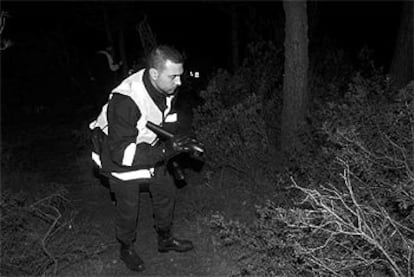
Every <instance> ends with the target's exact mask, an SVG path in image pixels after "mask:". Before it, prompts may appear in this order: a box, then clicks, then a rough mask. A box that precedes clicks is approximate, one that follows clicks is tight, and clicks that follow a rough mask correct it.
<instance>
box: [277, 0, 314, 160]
mask: <svg viewBox="0 0 414 277" xmlns="http://www.w3.org/2000/svg"><path fill="white" fill-rule="evenodd" d="M283 8H284V11H285V43H284V46H285V64H284V77H283V109H282V126H281V147H282V150H283V151H285V152H287V153H291V152H292V151H294V150H298V149H299V148H300V146H301V145H300V140H299V134H300V132H301V131H302V130H303V129H304V126H305V114H306V109H307V100H308V99H307V98H308V96H307V95H308V66H309V57H308V22H307V20H308V19H307V12H306V10H307V9H306V0H300V1H289V0H286V1H283Z"/></svg>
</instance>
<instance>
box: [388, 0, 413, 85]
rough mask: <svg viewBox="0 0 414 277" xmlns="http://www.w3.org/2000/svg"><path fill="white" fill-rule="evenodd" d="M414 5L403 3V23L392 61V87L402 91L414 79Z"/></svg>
mask: <svg viewBox="0 0 414 277" xmlns="http://www.w3.org/2000/svg"><path fill="white" fill-rule="evenodd" d="M413 18H414V3H413V2H412V1H405V2H403V3H402V10H401V21H400V27H399V30H398V35H397V40H396V44H395V49H394V56H393V58H392V61H391V66H390V71H389V75H390V77H391V87H392V88H394V89H400V88H402V87H404V86H405V85H406V84H408V82H409V81H411V80H413V79H414V39H413V33H414V27H413V26H414V19H413Z"/></svg>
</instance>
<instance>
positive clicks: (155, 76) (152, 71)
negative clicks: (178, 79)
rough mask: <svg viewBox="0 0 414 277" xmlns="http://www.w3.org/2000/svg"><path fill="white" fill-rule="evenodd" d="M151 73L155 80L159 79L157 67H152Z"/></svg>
mask: <svg viewBox="0 0 414 277" xmlns="http://www.w3.org/2000/svg"><path fill="white" fill-rule="evenodd" d="M149 74H150V77H151V79H153V80H157V79H158V70H156V69H155V68H150V70H149Z"/></svg>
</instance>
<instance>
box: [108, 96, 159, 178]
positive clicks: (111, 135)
mask: <svg viewBox="0 0 414 277" xmlns="http://www.w3.org/2000/svg"><path fill="white" fill-rule="evenodd" d="M107 117H108V147H109V151H110V157H111V160H112V162H114V163H115V164H117V165H118V166H121V167H131V170H132V169H140V168H150V167H154V166H155V164H156V163H158V162H160V161H162V160H163V159H164V154H163V153H164V150H163V145H161V144H157V145H156V146H151V145H149V144H148V143H139V144H136V138H137V136H138V129H137V128H136V125H137V122H138V120H139V119H140V117H141V112H140V111H139V109H138V107H137V106H136V104H135V103H134V102H133V100H132V99H131V98H130V97H128V96H125V95H122V94H118V93H114V94H113V96H112V98H111V100H110V101H109V104H108V112H107Z"/></svg>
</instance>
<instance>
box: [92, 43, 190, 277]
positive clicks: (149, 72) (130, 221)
mask: <svg viewBox="0 0 414 277" xmlns="http://www.w3.org/2000/svg"><path fill="white" fill-rule="evenodd" d="M183 63H184V61H183V56H182V55H181V53H179V52H178V51H177V50H176V49H174V48H172V47H169V46H164V45H161V46H158V47H156V48H155V49H154V50H153V51H152V52H151V53H150V54H149V57H148V59H147V66H146V68H145V69H142V70H140V71H138V72H136V73H134V74H132V75H130V76H129V77H127V78H126V79H125V80H124V81H122V82H121V84H120V85H119V86H117V87H116V88H115V89H113V90H112V92H111V94H110V96H109V101H108V103H107V104H105V105H104V107H103V108H102V112H101V114H100V115H99V116H98V118H97V120H95V121H94V122H92V123H91V124H90V128H91V129H92V130H94V131H98V132H100V134H105V135H103V136H102V138H101V144H100V145H97V146H96V149H95V153H93V154H92V156H93V157H92V158H93V159H94V161H95V162H96V163H97V164H98V165H99V166H100V167H101V172H102V173H103V174H105V175H106V176H108V178H109V184H110V188H111V190H112V191H113V193H114V194H115V197H116V218H115V225H116V228H115V230H116V237H117V240H118V241H119V242H120V243H121V248H120V258H121V260H122V261H124V263H125V264H126V266H127V267H128V268H129V269H131V270H134V271H142V270H144V269H145V267H144V262H143V261H142V260H141V258H140V257H139V256H138V254H137V252H136V251H135V248H134V242H135V240H136V233H137V232H136V228H137V221H138V220H137V219H138V208H139V191H140V185H142V184H145V183H147V184H149V191H150V193H151V195H152V204H153V212H154V221H155V229H156V232H157V234H158V250H159V251H160V252H167V251H170V250H173V251H178V252H185V251H189V250H191V249H193V244H192V242H191V241H189V240H180V239H177V238H175V237H174V236H173V235H172V233H171V227H172V220H173V212H174V204H175V196H176V190H177V188H176V186H175V183H174V179H173V177H172V175H171V174H170V172H169V170H167V164H166V159H168V157H172V156H174V155H177V154H179V153H182V152H186V151H188V149H187V148H186V147H180V141H179V140H178V139H177V140H176V141H166V142H162V141H161V140H160V138H159V137H157V135H156V134H155V133H154V132H152V131H151V130H149V129H148V128H147V127H146V124H147V122H148V121H151V122H152V123H155V124H157V125H162V126H165V125H168V123H172V122H176V121H177V114H175V113H172V110H171V108H172V107H171V106H172V101H173V99H174V97H175V94H176V90H177V88H178V87H179V86H180V85H181V77H182V75H183V72H184V69H183ZM99 154H100V155H99Z"/></svg>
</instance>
